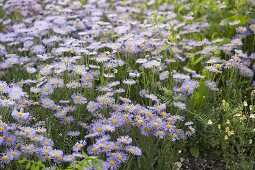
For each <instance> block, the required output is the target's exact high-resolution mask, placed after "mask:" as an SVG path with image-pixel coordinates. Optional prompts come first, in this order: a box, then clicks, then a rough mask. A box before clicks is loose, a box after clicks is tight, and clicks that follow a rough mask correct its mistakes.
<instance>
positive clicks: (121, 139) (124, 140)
mask: <svg viewBox="0 0 255 170" xmlns="http://www.w3.org/2000/svg"><path fill="white" fill-rule="evenodd" d="M117 141H118V142H120V143H123V144H130V143H131V142H132V139H131V138H130V137H129V136H121V137H119V138H118V139H117Z"/></svg>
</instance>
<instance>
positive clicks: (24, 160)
mask: <svg viewBox="0 0 255 170" xmlns="http://www.w3.org/2000/svg"><path fill="white" fill-rule="evenodd" d="M26 161H27V160H26V159H21V160H18V163H19V164H23V163H24V162H26Z"/></svg>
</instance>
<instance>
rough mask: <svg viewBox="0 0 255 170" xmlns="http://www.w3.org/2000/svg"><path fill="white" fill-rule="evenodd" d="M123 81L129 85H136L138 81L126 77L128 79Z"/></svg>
mask: <svg viewBox="0 0 255 170" xmlns="http://www.w3.org/2000/svg"><path fill="white" fill-rule="evenodd" d="M123 83H124V84H127V85H134V84H135V83H136V82H135V80H132V79H126V80H123Z"/></svg>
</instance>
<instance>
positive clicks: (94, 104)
mask: <svg viewBox="0 0 255 170" xmlns="http://www.w3.org/2000/svg"><path fill="white" fill-rule="evenodd" d="M99 108H100V105H99V103H97V102H93V101H90V102H89V103H88V105H87V109H88V111H89V112H94V111H96V110H98V109H99Z"/></svg>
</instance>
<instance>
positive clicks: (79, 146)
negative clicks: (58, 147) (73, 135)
mask: <svg viewBox="0 0 255 170" xmlns="http://www.w3.org/2000/svg"><path fill="white" fill-rule="evenodd" d="M86 144H87V143H86V141H85V140H80V141H79V142H76V143H75V145H74V146H73V151H74V152H79V151H80V150H81V149H82V148H83V147H84V146H86Z"/></svg>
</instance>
